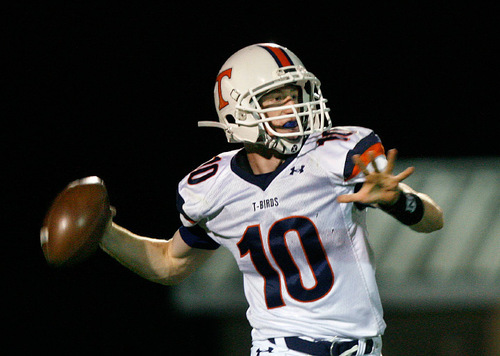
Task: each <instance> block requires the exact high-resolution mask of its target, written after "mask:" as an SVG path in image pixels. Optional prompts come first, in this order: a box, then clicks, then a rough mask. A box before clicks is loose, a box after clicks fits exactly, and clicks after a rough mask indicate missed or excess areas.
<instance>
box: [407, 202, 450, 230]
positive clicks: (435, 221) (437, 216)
mask: <svg viewBox="0 0 500 356" xmlns="http://www.w3.org/2000/svg"><path fill="white" fill-rule="evenodd" d="M443 227H444V214H443V210H442V209H441V208H439V207H436V211H435V212H434V214H432V216H431V217H427V218H424V219H423V220H422V221H420V222H419V223H417V224H415V225H412V226H410V228H411V229H412V230H413V231H416V232H420V233H424V234H430V233H431V232H435V231H438V230H441V229H442V228H443Z"/></svg>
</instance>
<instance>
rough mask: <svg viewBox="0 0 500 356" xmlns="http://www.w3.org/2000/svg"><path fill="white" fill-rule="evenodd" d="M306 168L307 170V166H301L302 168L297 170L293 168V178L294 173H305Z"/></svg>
mask: <svg viewBox="0 0 500 356" xmlns="http://www.w3.org/2000/svg"><path fill="white" fill-rule="evenodd" d="M304 168H305V165H302V166H300V168H298V169H297V168H296V167H292V168H291V169H290V175H291V176H292V175H293V174H294V173H304Z"/></svg>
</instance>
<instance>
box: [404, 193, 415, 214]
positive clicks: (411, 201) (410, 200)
mask: <svg viewBox="0 0 500 356" xmlns="http://www.w3.org/2000/svg"><path fill="white" fill-rule="evenodd" d="M415 209H417V200H416V199H415V197H414V196H413V195H410V194H408V195H407V196H406V207H405V210H406V211H407V212H409V213H414V212H415Z"/></svg>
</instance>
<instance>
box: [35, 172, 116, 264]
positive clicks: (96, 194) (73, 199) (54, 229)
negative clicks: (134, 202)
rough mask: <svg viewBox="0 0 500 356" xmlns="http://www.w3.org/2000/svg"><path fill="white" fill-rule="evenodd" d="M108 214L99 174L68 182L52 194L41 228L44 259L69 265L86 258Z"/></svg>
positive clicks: (107, 201)
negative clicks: (63, 187) (55, 194)
mask: <svg viewBox="0 0 500 356" xmlns="http://www.w3.org/2000/svg"><path fill="white" fill-rule="evenodd" d="M111 217H112V216H111V209H110V205H109V199H108V193H107V190H106V187H105V186H104V182H103V181H102V180H101V179H100V178H99V177H95V176H93V177H87V178H83V179H80V180H77V181H74V182H72V183H70V184H69V185H68V186H67V187H66V188H65V189H64V190H63V191H62V192H61V193H59V194H58V195H57V197H56V198H55V200H54V202H53V203H52V205H51V207H50V208H49V210H48V211H47V214H46V216H45V220H44V223H43V227H42V229H41V231H40V242H41V245H42V249H43V253H44V255H45V258H46V260H47V262H48V263H49V264H50V265H53V266H69V265H74V264H76V263H78V262H81V261H83V260H85V259H86V258H88V257H89V256H90V255H92V254H93V253H94V252H95V251H96V250H97V248H98V247H99V241H100V240H101V238H102V236H103V234H104V231H105V229H106V226H107V224H108V222H109V220H110V219H111Z"/></svg>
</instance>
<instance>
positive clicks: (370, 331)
mask: <svg viewBox="0 0 500 356" xmlns="http://www.w3.org/2000/svg"><path fill="white" fill-rule="evenodd" d="M214 94H215V95H214V96H215V107H216V110H217V113H218V116H219V121H218V122H211V121H203V122H200V123H199V125H200V126H211V127H217V128H221V129H223V130H224V132H225V134H226V137H227V139H228V141H229V142H240V143H243V146H244V147H243V148H239V149H236V150H234V151H230V152H224V153H221V154H218V155H216V156H214V157H213V158H212V159H211V160H210V161H208V162H205V163H203V164H202V165H200V166H199V167H198V168H196V169H194V170H193V171H192V172H191V173H189V174H188V175H186V177H185V178H184V179H183V180H182V181H181V182H180V183H179V186H178V197H177V208H178V210H179V213H180V220H181V222H182V226H181V227H180V228H179V229H178V230H177V231H176V232H175V233H174V235H173V237H172V238H171V239H170V240H168V241H167V240H158V239H151V238H148V237H142V236H137V235H135V234H133V233H132V232H130V231H128V230H126V229H124V228H122V227H120V226H118V225H116V224H114V223H113V224H111V225H110V227H109V229H108V230H107V232H106V234H105V236H104V238H103V240H102V248H103V249H104V250H105V251H107V252H108V253H109V254H110V255H112V256H113V257H114V258H116V259H117V260H118V261H120V262H121V263H122V264H124V265H125V266H127V267H128V268H130V269H132V270H133V271H135V272H136V273H138V274H140V275H141V276H143V277H145V278H147V279H149V280H152V281H155V282H159V283H164V284H168V285H170V284H175V283H178V282H180V281H182V280H183V279H184V278H186V277H187V276H188V275H189V274H190V273H191V272H193V271H194V270H196V268H197V267H198V266H199V265H200V264H202V263H203V262H204V261H205V260H206V259H207V258H208V257H209V256H210V255H211V254H212V253H213V251H214V250H215V249H217V248H218V247H219V246H221V245H223V246H224V247H226V248H227V249H229V250H230V251H231V253H232V254H233V255H234V258H235V259H236V262H237V264H238V266H239V269H240V270H241V272H242V273H243V278H244V286H245V295H246V298H247V300H248V303H249V309H248V312H247V317H248V320H249V322H250V324H251V326H252V328H253V330H252V342H253V346H252V349H251V354H252V355H262V354H264V353H265V354H270V355H343V356H347V355H380V352H381V348H382V341H381V335H382V334H383V332H384V329H385V323H384V320H383V317H382V305H381V302H380V298H379V293H378V290H377V284H376V281H375V267H374V263H373V256H372V255H371V250H370V246H369V243H368V240H367V237H368V233H367V228H366V225H365V214H366V211H367V209H366V208H367V207H374V208H379V209H382V210H383V211H385V212H387V213H388V214H390V215H392V216H393V217H394V218H395V219H397V220H399V221H400V222H401V223H403V224H405V225H408V226H409V228H411V229H413V230H415V231H419V232H432V231H435V230H437V229H440V228H441V227H442V226H443V214H442V211H441V209H440V208H439V206H438V205H437V204H436V203H435V202H434V201H433V200H432V199H431V198H429V197H428V196H427V195H425V194H422V193H418V192H416V191H414V190H413V189H411V188H410V187H409V186H407V185H405V184H404V183H402V181H403V180H404V179H405V178H407V177H408V176H409V175H411V174H412V173H413V168H408V169H406V170H404V171H403V172H402V173H400V174H398V175H393V169H394V164H395V159H396V151H395V150H390V151H388V153H387V156H386V155H385V151H384V148H383V146H382V143H381V141H380V139H379V137H378V136H377V135H376V134H375V133H374V132H373V131H372V130H370V129H367V128H363V127H355V126H353V127H332V122H331V119H330V116H329V109H328V107H327V105H326V103H327V100H326V99H325V98H324V97H323V95H322V93H321V89H320V81H319V80H318V78H317V77H316V76H314V75H313V74H312V73H311V72H309V71H308V70H307V69H306V68H305V67H304V65H303V64H302V62H301V61H300V60H299V58H298V57H297V56H296V55H295V54H293V53H292V52H291V51H290V50H288V49H287V48H284V47H282V46H279V45H276V44H269V43H268V44H256V45H252V46H249V47H246V48H243V49H241V50H240V51H238V52H236V53H235V54H234V55H232V56H231V57H230V58H229V59H228V60H227V61H226V63H225V64H224V65H223V66H222V68H221V70H220V72H219V74H218V76H217V78H216V83H215V88H214Z"/></svg>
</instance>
